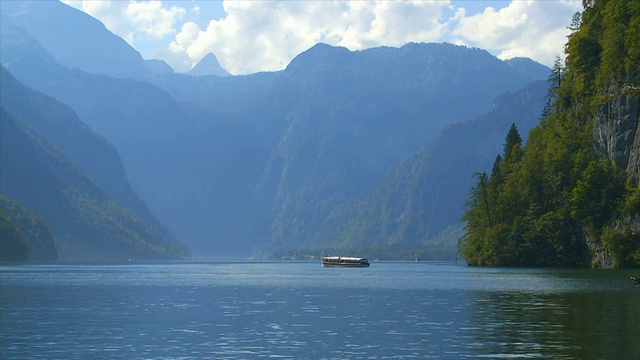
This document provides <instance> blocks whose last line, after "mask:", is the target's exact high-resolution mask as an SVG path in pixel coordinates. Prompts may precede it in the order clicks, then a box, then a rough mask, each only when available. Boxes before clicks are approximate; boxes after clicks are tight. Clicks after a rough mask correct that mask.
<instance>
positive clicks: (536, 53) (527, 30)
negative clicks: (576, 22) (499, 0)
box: [452, 0, 581, 65]
mask: <svg viewBox="0 0 640 360" xmlns="http://www.w3.org/2000/svg"><path fill="white" fill-rule="evenodd" d="M580 10H581V2H580V1H533V0H527V1H512V2H511V3H510V4H509V6H508V7H505V8H503V9H501V10H499V11H495V10H494V9H493V8H487V9H485V11H484V12H482V13H480V14H477V15H473V16H469V17H463V18H461V19H460V22H459V23H458V25H457V26H456V27H455V29H453V31H452V35H453V36H452V38H453V39H454V42H457V43H464V44H467V45H471V46H476V47H479V48H483V49H486V50H489V51H490V52H492V53H495V54H497V56H498V57H499V58H501V59H509V58H513V57H530V58H532V59H534V60H536V61H538V62H541V63H543V64H546V65H551V64H552V63H553V60H554V58H555V56H556V55H562V52H563V45H564V43H565V42H566V40H567V38H566V37H567V35H569V33H570V31H569V29H567V26H568V25H569V23H570V21H571V16H572V15H573V14H574V13H575V12H576V11H580Z"/></svg>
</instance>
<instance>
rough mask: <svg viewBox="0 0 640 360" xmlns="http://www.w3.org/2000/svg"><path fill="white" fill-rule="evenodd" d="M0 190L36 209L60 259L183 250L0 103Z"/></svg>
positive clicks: (125, 256)
mask: <svg viewBox="0 0 640 360" xmlns="http://www.w3.org/2000/svg"><path fill="white" fill-rule="evenodd" d="M0 125H1V126H0V137H1V138H0V147H1V149H0V151H1V153H2V157H1V158H0V189H1V190H2V194H3V195H4V196H6V197H7V198H9V199H12V200H14V201H16V202H17V203H19V204H20V205H21V206H23V207H24V208H26V209H29V210H32V211H36V212H37V213H38V214H39V215H40V216H41V217H42V219H43V220H44V221H45V222H46V223H47V225H48V226H49V228H50V229H51V232H52V235H53V236H54V240H55V244H56V249H57V251H58V254H59V256H60V259H62V260H75V261H112V260H117V261H122V260H127V259H131V258H135V259H154V258H156V259H158V258H162V259H168V258H179V257H182V256H186V255H188V253H187V252H186V250H185V249H184V248H183V247H182V246H181V245H179V244H176V243H173V242H165V241H164V240H163V238H162V235H161V233H160V232H158V231H157V230H156V229H154V228H153V227H151V226H149V225H148V224H147V223H145V222H144V221H142V220H141V219H140V218H138V217H137V216H135V215H134V214H133V213H132V212H131V211H129V210H127V209H126V208H124V207H122V206H121V205H119V204H118V203H117V202H115V201H113V200H111V199H110V198H109V197H108V195H107V194H106V193H105V192H104V191H103V190H102V189H101V188H100V187H98V186H97V185H96V184H95V183H94V182H93V181H92V180H91V179H89V178H88V177H87V176H86V175H85V174H84V172H82V171H81V170H80V169H79V168H78V167H77V166H75V165H74V164H73V163H72V162H71V160H70V159H69V158H68V157H67V156H66V155H65V154H64V153H62V152H61V151H60V150H59V149H58V148H56V147H55V146H53V145H51V143H49V142H48V141H47V140H46V139H45V138H44V137H42V136H41V135H40V134H38V133H37V132H36V131H35V130H33V128H31V127H30V126H29V125H27V124H26V123H25V122H24V121H22V120H20V119H19V118H17V117H16V116H15V115H13V114H11V113H9V112H7V111H6V110H5V109H4V107H2V112H1V113H0Z"/></svg>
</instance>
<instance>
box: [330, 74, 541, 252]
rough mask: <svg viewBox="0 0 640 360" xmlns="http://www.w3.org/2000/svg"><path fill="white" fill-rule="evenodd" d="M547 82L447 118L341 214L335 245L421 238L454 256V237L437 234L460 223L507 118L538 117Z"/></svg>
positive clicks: (531, 120)
mask: <svg viewBox="0 0 640 360" xmlns="http://www.w3.org/2000/svg"><path fill="white" fill-rule="evenodd" d="M547 89H548V84H547V83H546V82H545V81H537V82H533V83H531V84H529V85H527V86H525V87H524V88H522V89H520V90H518V91H514V92H510V93H506V94H503V95H500V96H499V97H498V98H496V100H495V101H494V106H493V108H492V109H491V111H489V112H488V113H486V114H484V115H482V116H479V117H477V118H475V119H473V120H470V121H464V122H459V123H454V124H451V125H448V126H446V127H445V128H444V129H443V130H442V131H441V132H440V133H439V134H438V135H437V136H436V137H435V138H434V139H433V140H432V141H431V142H430V143H429V144H428V145H427V146H425V147H424V148H422V149H420V150H419V151H417V152H416V153H415V154H413V155H411V156H410V157H407V158H406V159H403V160H402V161H400V162H398V163H396V164H395V165H394V166H393V167H391V169H390V170H389V171H388V172H387V174H386V175H385V178H384V180H383V182H382V183H381V185H380V186H379V187H378V188H377V189H376V191H375V192H374V193H373V194H372V195H371V196H370V197H368V198H367V199H366V200H365V201H364V202H362V203H361V204H358V206H356V207H355V209H352V210H350V211H349V212H347V213H345V214H343V218H344V219H350V220H349V221H346V222H343V223H342V227H338V229H340V230H341V231H340V232H336V233H335V234H334V236H333V237H334V238H335V239H340V241H339V242H337V243H336V244H334V247H355V246H360V247H362V246H367V245H372V244H401V245H412V244H422V245H426V246H429V247H431V248H436V249H438V250H439V251H440V252H442V251H445V252H446V254H448V257H449V258H454V257H455V253H456V242H457V237H453V238H449V239H443V238H442V237H443V236H444V235H443V233H446V232H448V231H451V230H452V229H454V228H455V227H456V226H458V225H457V224H458V221H459V219H460V218H461V217H462V215H463V209H464V206H465V202H466V200H467V195H468V189H469V188H470V187H471V185H473V175H474V172H476V171H481V170H482V169H484V170H485V171H489V170H490V169H491V165H492V164H493V162H494V160H495V155H496V154H497V153H499V151H500V150H501V148H502V144H501V141H502V139H503V138H504V134H505V132H506V130H507V129H509V126H510V125H511V124H512V123H514V124H516V126H517V127H518V128H519V129H521V131H523V132H524V133H526V132H528V131H529V130H530V129H531V128H533V127H534V126H535V125H537V123H538V121H539V117H540V114H541V112H542V109H543V107H544V103H545V97H546V95H547ZM454 234H455V233H454ZM328 240H329V239H325V241H324V242H325V243H328ZM435 240H438V241H435ZM442 240H446V241H444V242H443V241H442ZM434 241H435V243H434ZM429 255H430V254H428V253H425V254H424V255H423V256H422V257H423V258H426V257H427V256H429Z"/></svg>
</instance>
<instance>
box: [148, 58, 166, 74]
mask: <svg viewBox="0 0 640 360" xmlns="http://www.w3.org/2000/svg"><path fill="white" fill-rule="evenodd" d="M144 63H145V65H147V69H149V71H151V72H152V73H154V74H173V68H171V66H170V65H169V64H167V63H166V62H165V61H164V60H158V59H149V60H145V61H144Z"/></svg>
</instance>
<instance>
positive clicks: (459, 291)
mask: <svg viewBox="0 0 640 360" xmlns="http://www.w3.org/2000/svg"><path fill="white" fill-rule="evenodd" d="M630 275H634V272H633V271H627V270H604V271H603V270H555V269H554V270H545V269H492V268H471V267H467V266H463V265H456V264H453V263H432V262H417V263H403V262H374V263H372V266H371V267H370V268H367V269H343V268H322V267H321V265H320V263H319V262H189V263H149V264H128V265H104V266H83V265H29V266H3V267H0V281H1V291H0V358H1V359H3V360H4V359H27V358H28V359H39V358H40V359H54V358H55V359H89V358H92V359H102V358H105V359H106V358H109V359H263V358H264V359H268V358H283V359H392V358H393V359H425V358H437V359H448V358H451V359H457V358H477V357H486V358H553V359H558V358H563V359H634V358H637V356H638V355H637V354H640V342H638V334H640V321H638V319H640V287H638V286H634V285H633V283H632V282H631V281H630V280H629V276H630Z"/></svg>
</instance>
